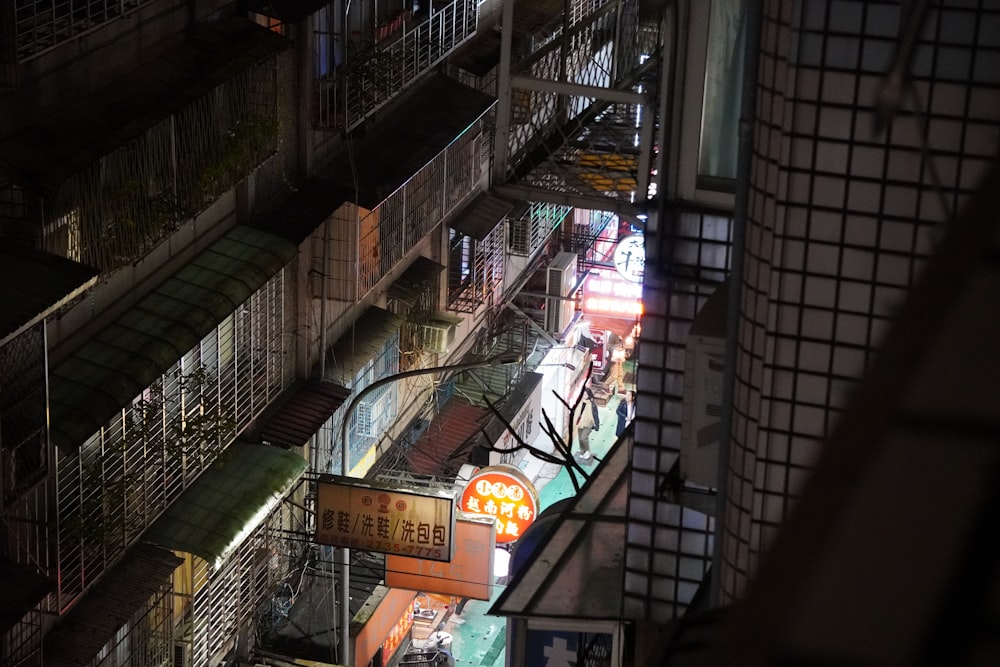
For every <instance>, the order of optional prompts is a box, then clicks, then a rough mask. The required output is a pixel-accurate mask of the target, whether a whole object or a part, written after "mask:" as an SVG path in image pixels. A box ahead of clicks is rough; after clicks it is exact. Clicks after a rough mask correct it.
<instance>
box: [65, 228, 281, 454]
mask: <svg viewBox="0 0 1000 667" xmlns="http://www.w3.org/2000/svg"><path fill="white" fill-rule="evenodd" d="M296 252H297V248H296V247H295V246H294V245H292V244H291V243H288V242H287V241H284V240H283V239H279V238H277V237H275V236H272V235H271V234H266V233H264V232H260V231H256V230H253V229H249V228H247V227H236V228H235V229H233V230H232V231H230V232H229V233H228V234H226V235H225V236H224V237H222V238H221V239H219V240H218V241H216V242H215V243H214V244H213V245H212V246H210V247H209V248H208V249H207V250H206V251H205V252H203V253H202V254H200V255H198V257H196V258H195V259H194V260H192V261H191V262H190V263H188V264H187V265H186V266H185V267H184V268H182V269H181V270H179V271H178V272H177V273H175V274H174V275H173V276H172V277H170V278H168V279H167V280H166V281H164V283H163V284H162V285H160V286H159V287H158V288H157V289H155V290H154V291H153V292H151V293H150V294H148V295H147V296H145V297H144V298H143V299H142V300H141V301H139V303H138V304H136V306H135V307H134V308H132V309H131V310H129V311H128V312H127V313H126V314H125V315H123V316H122V317H121V318H119V319H118V320H117V321H116V322H114V323H113V324H111V325H110V326H108V327H106V328H105V329H104V330H102V331H101V332H100V333H98V334H97V335H96V336H94V337H92V338H91V339H90V340H89V341H87V342H86V343H84V345H83V346H82V347H81V348H80V349H79V350H77V351H76V352H74V353H73V355H71V356H70V357H69V358H68V359H66V360H65V361H63V362H62V363H60V364H58V365H57V366H55V367H54V368H53V370H52V373H51V376H50V414H51V431H50V432H51V438H52V442H53V443H54V444H55V445H57V446H58V447H61V448H64V449H69V450H75V449H76V448H77V447H79V446H80V445H81V444H82V443H83V442H84V441H85V440H86V439H87V438H88V437H90V436H91V435H93V434H94V433H96V432H97V431H98V430H99V429H100V428H101V427H103V426H104V425H105V424H106V423H107V422H108V421H109V420H110V419H111V418H112V417H113V416H114V415H115V413H116V412H118V411H119V410H121V409H122V408H123V407H125V406H126V405H128V404H129V402H130V401H132V400H133V399H134V398H135V397H136V396H138V395H139V394H140V393H141V392H142V391H143V390H145V389H146V388H147V387H149V386H150V384H152V383H153V382H154V381H155V380H156V379H157V378H159V377H160V376H161V375H162V374H163V373H165V372H166V371H167V370H168V369H169V368H170V367H171V366H172V365H173V364H174V363H176V362H177V360H178V359H180V358H181V356H182V355H184V354H185V353H186V352H188V351H189V350H190V349H192V348H193V347H194V346H195V345H197V344H198V343H199V341H201V339H202V338H204V337H205V336H206V335H208V334H209V333H210V332H211V331H212V330H213V329H215V327H217V326H218V325H219V323H220V322H222V321H223V320H224V319H225V318H226V317H228V316H229V315H231V314H232V313H233V312H234V311H235V310H236V309H237V308H238V307H239V306H240V305H241V304H242V303H244V302H245V301H246V300H247V299H248V298H250V296H251V295H252V294H253V293H254V292H255V291H257V290H258V289H259V288H260V287H261V286H262V285H264V283H265V282H267V281H268V280H269V279H270V278H272V277H273V276H274V275H276V274H277V273H278V272H279V271H280V270H281V269H282V268H283V267H284V266H285V265H286V264H288V262H290V261H291V260H292V258H294V257H295V255H296Z"/></svg>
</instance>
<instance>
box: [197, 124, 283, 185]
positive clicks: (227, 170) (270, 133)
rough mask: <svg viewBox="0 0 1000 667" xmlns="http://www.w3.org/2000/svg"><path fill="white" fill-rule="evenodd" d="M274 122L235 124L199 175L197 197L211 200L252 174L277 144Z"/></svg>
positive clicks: (276, 128) (276, 125) (277, 127)
mask: <svg viewBox="0 0 1000 667" xmlns="http://www.w3.org/2000/svg"><path fill="white" fill-rule="evenodd" d="M278 129H279V123H278V120H277V119H276V118H261V117H258V118H250V119H248V120H241V121H237V122H236V125H234V126H233V127H232V128H230V129H229V131H228V132H227V133H226V136H225V137H224V139H223V141H222V143H221V148H220V149H219V150H218V151H217V152H216V154H215V155H214V156H213V157H212V159H210V160H208V161H207V162H206V164H205V165H204V166H203V167H202V169H201V172H200V173H199V175H198V180H197V189H198V193H199V194H200V196H201V197H202V199H203V200H205V201H210V200H214V199H215V198H216V197H218V196H219V195H221V194H222V193H223V192H225V191H226V190H228V189H229V188H231V187H232V186H233V185H234V184H236V183H237V182H239V181H240V180H241V179H242V178H244V177H245V176H246V175H247V174H248V173H250V172H251V171H253V169H255V168H256V167H257V166H258V165H259V164H260V163H261V162H262V161H263V159H264V158H265V157H266V156H267V155H270V154H271V153H273V152H274V150H275V146H276V145H277V140H278Z"/></svg>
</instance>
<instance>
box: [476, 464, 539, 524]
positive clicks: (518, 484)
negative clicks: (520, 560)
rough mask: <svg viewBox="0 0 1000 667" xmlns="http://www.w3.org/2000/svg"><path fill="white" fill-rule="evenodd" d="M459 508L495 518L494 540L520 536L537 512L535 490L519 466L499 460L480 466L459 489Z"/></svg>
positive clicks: (536, 493) (536, 494)
mask: <svg viewBox="0 0 1000 667" xmlns="http://www.w3.org/2000/svg"><path fill="white" fill-rule="evenodd" d="M459 503H460V508H461V509H462V510H464V511H466V512H469V513H471V514H480V515H483V516H489V517H492V518H493V519H494V520H495V521H496V527H497V544H503V543H506V542H513V541H514V540H516V539H517V538H519V537H521V535H522V534H523V533H524V531H525V530H527V528H528V526H530V525H531V524H532V522H534V520H535V516H536V515H537V514H538V492H537V491H536V490H535V486H534V485H533V484H532V483H531V481H530V480H529V479H528V478H527V477H526V476H525V475H524V473H522V472H521V471H520V470H518V469H517V468H515V467H514V466H511V465H506V464H500V465H495V466H489V467H487V468H483V469H482V470H480V471H479V472H478V473H476V474H475V475H473V476H472V479H470V480H469V483H468V484H466V485H465V490H463V491H462V498H461V499H460V500H459Z"/></svg>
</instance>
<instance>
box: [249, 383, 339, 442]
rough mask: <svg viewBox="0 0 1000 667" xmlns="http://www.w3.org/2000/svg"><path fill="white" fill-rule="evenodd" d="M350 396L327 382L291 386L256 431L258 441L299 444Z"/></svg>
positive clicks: (317, 429)
mask: <svg viewBox="0 0 1000 667" xmlns="http://www.w3.org/2000/svg"><path fill="white" fill-rule="evenodd" d="M350 395H351V392H349V391H348V390H347V389H345V388H343V387H341V386H340V385H336V384H333V383H331V382H315V381H308V382H304V383H302V384H300V385H299V386H297V387H295V388H293V390H292V391H291V392H289V395H288V396H287V397H286V398H285V399H282V405H281V406H280V407H279V408H278V409H277V410H276V411H275V413H274V414H273V415H272V416H271V417H270V418H269V419H267V421H266V422H265V423H264V425H263V427H261V430H260V442H261V443H262V444H265V445H274V446H276V447H301V446H302V445H304V444H306V442H308V441H309V438H311V437H312V436H314V435H315V434H316V432H317V431H319V429H320V427H321V426H323V424H325V423H326V421H327V420H328V419H329V418H330V416H331V415H332V414H333V413H334V412H336V411H337V408H339V407H340V406H341V405H343V404H344V402H345V401H346V400H347V399H348V397H349V396H350Z"/></svg>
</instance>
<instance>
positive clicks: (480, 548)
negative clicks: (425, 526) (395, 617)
mask: <svg viewBox="0 0 1000 667" xmlns="http://www.w3.org/2000/svg"><path fill="white" fill-rule="evenodd" d="M494 523H495V522H494V521H493V520H492V519H490V518H487V517H482V516H473V515H468V514H466V515H464V516H463V513H461V512H460V513H459V516H458V518H457V519H456V521H455V552H454V554H453V555H452V558H451V562H450V563H440V562H438V561H430V560H426V559H423V558H409V557H404V556H394V555H392V554H389V555H387V556H386V557H385V584H386V586H392V587H393V588H409V589H411V590H414V591H424V592H425V593H439V594H441V595H454V596H455V597H460V598H470V599H472V600H489V599H490V596H491V595H492V594H493V552H494V550H495V548H496V529H495V525H494Z"/></svg>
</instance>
